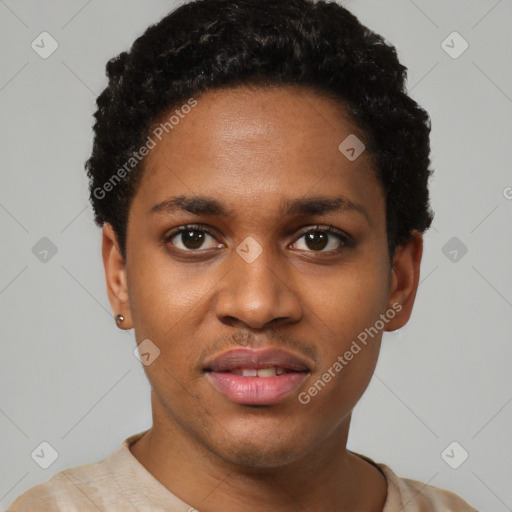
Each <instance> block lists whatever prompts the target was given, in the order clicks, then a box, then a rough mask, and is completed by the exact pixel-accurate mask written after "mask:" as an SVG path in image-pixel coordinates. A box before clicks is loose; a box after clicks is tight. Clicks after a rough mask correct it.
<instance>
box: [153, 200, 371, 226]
mask: <svg viewBox="0 0 512 512" xmlns="http://www.w3.org/2000/svg"><path fill="white" fill-rule="evenodd" d="M177 211H186V212H189V213H192V214H194V215H213V216H218V217H232V216H233V215H234V213H235V211H234V210H231V209H228V208H226V207H225V206H224V205H223V204H222V203H220V202H219V201H218V200H217V199H214V198H213V197H207V196H185V195H180V196H173V197H169V198H167V199H165V200H164V201H161V202H159V203H157V204H155V205H154V206H153V207H152V208H151V209H150V210H149V211H148V214H149V215H154V214H158V213H165V214H171V213H175V212H177ZM343 211H353V212H357V213H360V214H362V215H363V216H364V217H365V218H366V220H367V221H368V223H370V217H369V215H368V212H367V210H366V208H365V207H364V206H363V205H362V204H360V203H356V202H354V201H352V200H350V199H348V198H347V197H344V196H332V197H324V196H318V197H308V198H300V199H292V200H286V201H283V202H282V203H281V205H280V208H279V215H280V216H282V217H285V216H291V215H323V214H326V213H336V212H343Z"/></svg>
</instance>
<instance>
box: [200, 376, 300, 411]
mask: <svg viewBox="0 0 512 512" xmlns="http://www.w3.org/2000/svg"><path fill="white" fill-rule="evenodd" d="M207 375H208V378H209V380H210V382H211V383H212V384H213V386H214V387H215V388H216V389H217V390H218V391H220V392H221V393H222V394H223V395H224V396H226V397H227V398H228V399H229V400H231V401H232V402H235V403H237V404H244V405H270V404H275V403H277V402H279V401H281V400H283V399H284V398H286V397H287V396H289V395H290V394H291V393H293V391H295V390H297V388H298V387H299V386H300V385H301V384H302V382H303V381H304V379H305V378H306V376H307V375H308V374H307V373H305V372H290V373H283V374H281V375H276V376H275V377H243V376H242V375H236V374H234V373H228V372H208V373H207Z"/></svg>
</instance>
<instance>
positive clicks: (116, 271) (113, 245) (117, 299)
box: [101, 223, 133, 329]
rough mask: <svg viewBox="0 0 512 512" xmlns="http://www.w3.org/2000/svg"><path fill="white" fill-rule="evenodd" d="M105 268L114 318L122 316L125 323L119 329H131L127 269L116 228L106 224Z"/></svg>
mask: <svg viewBox="0 0 512 512" xmlns="http://www.w3.org/2000/svg"><path fill="white" fill-rule="evenodd" d="M101 253H102V257H103V266H104V268H105V281H106V285H107V293H108V300H109V301H110V305H111V306H112V310H113V311H114V316H115V315H118V314H121V315H123V316H124V321H123V323H122V325H120V326H119V327H120V328H122V329H131V328H132V327H133V322H132V317H131V312H130V303H129V294H128V280H127V277H126V267H125V264H124V261H123V257H122V255H121V250H120V248H119V243H118V241H117V236H116V233H115V231H114V228H113V227H112V225H111V224H109V223H106V224H105V225H104V226H103V228H102V247H101Z"/></svg>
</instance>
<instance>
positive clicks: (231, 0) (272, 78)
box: [85, 0, 433, 261]
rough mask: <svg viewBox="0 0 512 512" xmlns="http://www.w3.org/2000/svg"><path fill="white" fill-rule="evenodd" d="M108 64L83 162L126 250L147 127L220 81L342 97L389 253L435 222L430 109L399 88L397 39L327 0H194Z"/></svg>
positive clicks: (100, 216) (103, 215) (99, 214)
mask: <svg viewBox="0 0 512 512" xmlns="http://www.w3.org/2000/svg"><path fill="white" fill-rule="evenodd" d="M106 74H107V76H108V85H107V87H106V88H105V89H104V91H103V92H102V93H101V94H100V95H99V96H98V98H97V101H96V103H97V107H98V108H97V111H96V112H95V114H94V117H95V124H94V142H93V149H92V154H91V156H90V158H89V159H88V160H87V162H86V164H85V167H86V170H87V174H88V177H89V191H90V200H91V203H92V206H93V209H94V214H95V218H94V220H95V223H96V224H97V225H98V226H100V227H101V226H103V224H104V223H105V222H108V223H110V224H111V225H112V227H113V229H114V231H115V232H116V235H117V238H118V241H119V245H120V249H121V253H122V256H123V259H124V260H125V261H126V230H127V224H128V213H129V208H130V204H131V201H132V199H133V197H134V195H135V192H136V190H137V185H138V183H139V182H140V178H141V176H142V173H143V169H144V165H143V164H144V159H143V158H141V157H140V153H139V149H140V148H141V147H142V146H143V145H144V144H145V142H146V141H147V138H148V135H149V134H150V132H151V128H152V127H153V126H155V123H156V122H157V121H159V120H161V118H162V116H163V115H164V114H166V113H169V112H170V111H171V109H173V108H176V107H177V106H179V105H180V104H181V105H183V104H186V102H187V101H189V102H190V98H192V97H193V96H194V95H196V96H197V95H199V94H200V93H202V92H207V91H210V90H215V89H217V90H218V89H223V88H229V87H239V86H254V85H256V86H258V85H259V86H263V87H269V86H270V87H274V86H286V85H295V86H300V87H306V88H308V89H310V90H311V91H312V92H316V93H319V94H323V95H327V96H328V97H331V98H333V99H335V100H337V101H338V102H339V103H340V104H341V105H342V106H343V107H344V109H345V111H346V112H347V113H348V115H349V116H350V119H351V120H353V121H354V122H355V124H356V126H357V127H358V128H359V129H360V130H362V133H364V144H365V146H366V151H368V153H369V155H370V156H371V157H372V160H373V161H374V166H375V167H376V169H375V171H376V173H377V176H378V178H379V181H380V183H381V184H382V187H383V190H384V193H385V198H386V230H387V239H388V249H389V254H390V257H392V255H393V254H394V251H395V248H396V246H397V245H400V244H403V243H404V242H406V241H407V240H408V239H409V237H410V235H411V231H412V230H414V229H416V230H418V231H420V232H424V231H425V230H427V229H428V227H429V226H430V224H431V222H432V219H433V212H432V210H431V208H430V205H429V191H428V180H429V177H430V175H431V174H432V170H430V169H429V166H430V158H429V153H430V140H429V136H430V129H431V122H430V117H429V116H428V114H427V112H426V111H425V110H423V109H422V108H421V107H420V106H419V105H418V104H417V103H416V102H415V101H414V100H413V99H412V98H410V97H409V96H408V95H407V91H406V87H405V82H406V78H407V68H406V67H405V66H403V65H402V64H401V63H400V62H399V60H398V57H397V52H396V49H395V48H394V47H393V46H392V45H390V44H389V43H388V42H386V41H385V39H384V38H383V37H382V36H380V35H378V34H376V33H374V32H373V31H371V30H370V29H368V28H367V27H365V26H364V25H362V24H361V23H360V22H359V20H358V19H357V18H356V17H355V16H354V15H353V14H352V13H350V12H349V11H348V10H347V9H345V8H344V7H342V6H341V5H339V4H337V3H336V2H334V1H326V0H318V1H315V0H195V1H191V2H188V3H186V4H183V5H181V6H179V7H178V8H177V9H175V10H174V11H172V12H170V13H169V14H168V15H167V16H165V17H164V18H163V19H161V21H159V22H158V23H156V24H154V25H151V26H150V27H149V28H147V30H146V31H145V32H144V33H143V34H142V35H141V36H140V37H138V38H137V39H136V40H135V42H134V43H133V45H132V47H131V48H130V51H129V52H122V53H120V54H119V55H118V56H116V57H114V58H112V59H111V60H109V61H108V63H107V65H106ZM340 142H341V141H340ZM135 157H137V158H135ZM127 162H130V165H129V166H127ZM122 169H124V172H122V171H121V170H122ZM113 178H115V180H114V179H113ZM121 178H122V179H121Z"/></svg>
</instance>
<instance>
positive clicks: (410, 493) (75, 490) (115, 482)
mask: <svg viewBox="0 0 512 512" xmlns="http://www.w3.org/2000/svg"><path fill="white" fill-rule="evenodd" d="M144 433H145V432H140V433H138V434H135V435H133V436H131V437H128V438H127V439H125V441H124V442H123V443H122V444H121V446H120V447H119V448H117V450H116V451H114V452H113V453H111V454H110V455H109V456H108V457H106V458H105V459H103V460H102V461H100V462H96V463H94V464H85V465H83V466H76V467H74V468H70V469H66V470H64V471H61V472H60V473H57V474H56V475H54V476H53V477H52V478H51V479H50V480H48V481H47V482H44V483H42V484H39V485H36V486H34V487H32V488H31V489H29V490H27V491H26V492H25V493H24V494H22V495H21V496H19V497H18V498H17V499H16V500H15V501H14V503H12V504H11V506H10V507H9V508H8V512H28V511H31V512H32V511H41V512H54V511H65V512H98V511H102V512H103V511H119V512H128V511H137V512H193V511H194V510H195V509H194V508H192V507H190V505H187V504H186V503H184V502H183V501H181V500H180V499H178V498H177V497H176V496H175V495H174V494H172V493H171V492H170V491H169V490H168V489H167V488H165V487H164V486H163V485H162V484H161V483H160V482H159V481H158V480H157V479H156V478H155V477H154V476H152V475H151V473H149V472H148V471H147V470H146V469H145V468H144V466H143V465H142V464H140V462H139V461H138V460H137V459H136V458H135V457H134V456H133V455H132V453H131V452H130V450H129V446H130V444H132V443H134V442H135V441H136V440H137V439H139V438H140V437H141V436H142V435H143V434H144ZM357 455H359V456H360V457H362V458H363V459H365V460H366V461H368V462H369V463H371V464H373V465H375V466H376V467H377V468H378V469H380V470H381V471H382V473H383V474H384V476H385V477H386V480H387V483H388V496H387V499H386V503H385V505H384V509H383V511H382V512H478V511H477V510H476V509H475V508H473V507H471V506H469V505H468V504H467V503H466V502H465V501H464V500H462V499H461V498H459V497H458V496H457V495H456V494H453V493H452V492H450V491H446V490H443V489H438V488H437V487H433V486H431V485H426V484H423V483H421V482H418V481H416V480H409V479H405V478H399V477H398V476H397V475H395V473H393V471H391V469H389V468H388V467H387V466H386V465H384V464H380V463H375V462H374V461H373V460H371V459H370V458H368V457H366V456H364V455H360V454H357Z"/></svg>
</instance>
